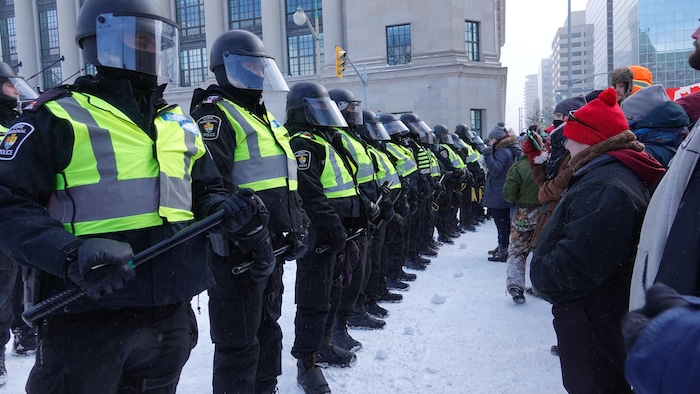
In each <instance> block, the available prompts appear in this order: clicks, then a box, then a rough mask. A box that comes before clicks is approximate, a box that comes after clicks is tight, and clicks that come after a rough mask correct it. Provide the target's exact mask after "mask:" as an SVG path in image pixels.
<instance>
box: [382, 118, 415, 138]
mask: <svg viewBox="0 0 700 394" xmlns="http://www.w3.org/2000/svg"><path fill="white" fill-rule="evenodd" d="M384 128H385V129H386V132H387V133H389V135H394V134H396V133H399V134H401V135H402V136H406V135H408V133H409V130H408V127H406V125H405V124H403V122H402V121H400V120H392V121H391V122H389V123H384Z"/></svg>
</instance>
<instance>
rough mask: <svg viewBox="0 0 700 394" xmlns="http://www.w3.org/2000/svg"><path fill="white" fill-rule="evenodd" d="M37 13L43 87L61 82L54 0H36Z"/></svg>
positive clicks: (51, 86)
mask: <svg viewBox="0 0 700 394" xmlns="http://www.w3.org/2000/svg"><path fill="white" fill-rule="evenodd" d="M37 11H38V13H39V53H40V54H41V70H42V72H41V75H42V83H43V86H42V87H43V89H44V90H46V89H50V88H53V87H55V86H58V85H60V84H61V83H62V79H63V77H62V73H61V51H60V47H59V41H58V12H57V11H56V0H37Z"/></svg>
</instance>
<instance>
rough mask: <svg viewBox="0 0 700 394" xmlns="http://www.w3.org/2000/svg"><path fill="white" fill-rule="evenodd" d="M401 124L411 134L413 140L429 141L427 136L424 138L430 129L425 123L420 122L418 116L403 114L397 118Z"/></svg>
mask: <svg viewBox="0 0 700 394" xmlns="http://www.w3.org/2000/svg"><path fill="white" fill-rule="evenodd" d="M399 120H401V122H403V124H405V125H406V127H408V130H409V131H410V132H411V136H412V137H413V138H415V139H418V140H420V141H421V142H422V141H423V140H424V139H429V138H430V137H429V136H426V134H428V133H429V132H430V131H431V130H430V127H428V125H427V124H425V122H423V121H422V120H420V118H419V117H418V115H416V114H414V113H408V114H403V115H401V117H400V118H399Z"/></svg>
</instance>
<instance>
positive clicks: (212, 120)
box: [197, 115, 221, 140]
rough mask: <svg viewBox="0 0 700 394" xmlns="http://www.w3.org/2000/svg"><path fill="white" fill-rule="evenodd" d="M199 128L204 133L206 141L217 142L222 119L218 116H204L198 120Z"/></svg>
mask: <svg viewBox="0 0 700 394" xmlns="http://www.w3.org/2000/svg"><path fill="white" fill-rule="evenodd" d="M197 126H199V130H201V131H202V137H203V138H204V139H205V140H215V139H217V138H219V129H220V128H221V118H220V117H218V116H216V115H204V116H202V117H201V118H199V119H198V120H197Z"/></svg>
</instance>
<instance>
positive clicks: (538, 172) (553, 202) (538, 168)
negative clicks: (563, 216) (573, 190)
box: [530, 151, 574, 248]
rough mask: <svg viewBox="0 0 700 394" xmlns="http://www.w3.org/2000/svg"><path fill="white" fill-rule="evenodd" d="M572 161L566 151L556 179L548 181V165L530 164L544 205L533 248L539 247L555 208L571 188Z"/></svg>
mask: <svg viewBox="0 0 700 394" xmlns="http://www.w3.org/2000/svg"><path fill="white" fill-rule="evenodd" d="M570 160H571V155H570V154H569V151H566V154H565V155H564V156H562V158H561V160H560V162H559V168H558V170H557V175H556V177H554V179H547V177H546V172H547V164H534V163H532V162H530V170H532V175H533V178H534V179H535V182H536V183H537V184H538V185H539V187H540V189H539V192H538V195H537V197H538V199H539V201H540V203H541V204H542V209H541V210H540V214H539V216H538V217H537V227H535V232H534V233H533V234H532V243H531V245H532V247H533V248H534V247H535V245H537V240H538V239H539V236H540V233H541V232H542V229H543V228H544V226H545V225H546V224H547V222H548V221H549V218H550V217H551V216H552V212H554V208H556V207H557V203H558V202H559V197H560V196H561V194H562V193H564V190H566V188H567V187H568V186H569V181H570V180H571V176H572V175H573V174H574V172H573V170H572V169H571V167H569V161H570Z"/></svg>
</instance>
